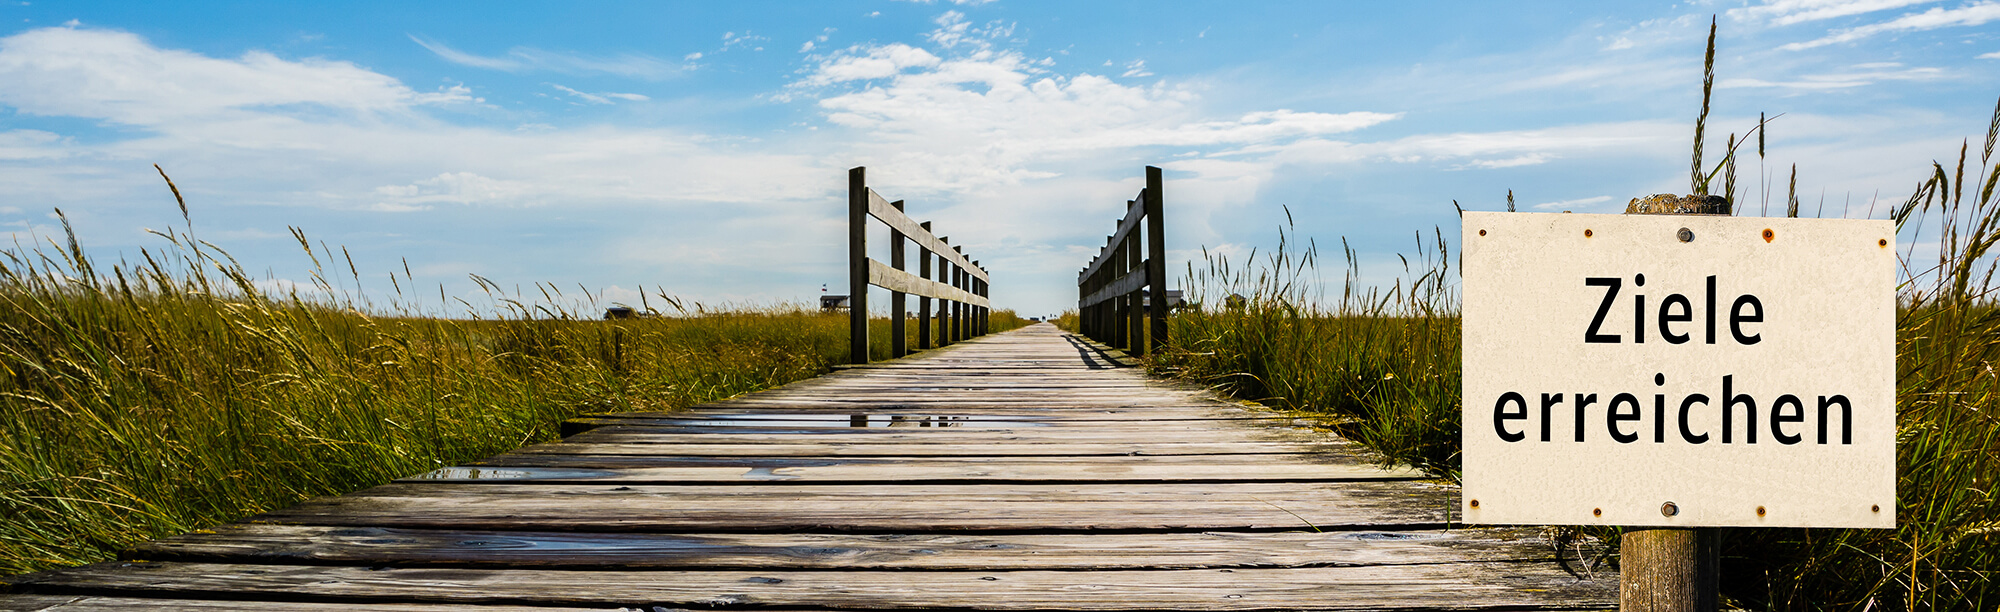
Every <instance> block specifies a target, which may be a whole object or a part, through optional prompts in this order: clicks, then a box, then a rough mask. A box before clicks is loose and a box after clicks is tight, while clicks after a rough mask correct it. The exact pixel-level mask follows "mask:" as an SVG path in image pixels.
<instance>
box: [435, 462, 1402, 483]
mask: <svg viewBox="0 0 2000 612" xmlns="http://www.w3.org/2000/svg"><path fill="white" fill-rule="evenodd" d="M1423 476H1424V475H1423V473H1422V472H1418V471H1416V470H1412V469H1409V468H1398V469H1381V468H1377V467H1374V466H1369V465H1356V464H1348V465H1312V464H1307V463H1289V462H1287V463H1279V462H1250V463H1228V462H1216V463H1202V464H1193V465H1187V464H1179V465H1176V464H1124V465H1121V464H1117V463H1112V462H1066V463H1050V462H1018V463H952V462H932V461H924V460H915V461H911V462H908V463H902V464H896V465H886V464H881V463H871V464H836V465H807V466H794V467H782V468H769V467H750V468H744V467H737V466H680V467H647V468H618V469H604V470H578V469H561V468H540V469H538V468H511V469H508V468H501V469H496V468H493V467H490V466H458V467H449V468H442V469H438V470H434V471H431V472H427V473H424V474H419V475H417V476H412V477H409V478H404V479H401V480H398V481H397V482H405V483H418V482H481V483H493V482H534V483H543V484H547V483H558V482H560V483H584V482H590V483H595V482H616V483H649V484H691V483H713V482H722V483H738V482H764V481H769V480H783V481H785V482H790V483H794V484H826V483H897V482H925V483H931V484H937V483H956V482H980V483H1001V482H1006V483H1015V484H1027V483H1041V482H1046V483H1056V482H1109V483H1203V482H1207V483H1234V482H1346V481H1357V480H1410V479H1416V478H1422V477H1423Z"/></svg>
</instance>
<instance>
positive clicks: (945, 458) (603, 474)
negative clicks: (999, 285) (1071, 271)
mask: <svg viewBox="0 0 2000 612" xmlns="http://www.w3.org/2000/svg"><path fill="white" fill-rule="evenodd" d="M576 425H577V428H578V429H583V428H589V429H588V431H583V432H581V433H577V434H576V435H572V436H570V437H568V438H566V439H564V440H562V441H559V442H554V443H549V444H541V445H536V446H530V447H526V448H523V449H520V450H518V451H515V452H512V453H507V454H504V455H500V456H497V457H493V458H491V459H489V460H487V461H484V462H482V463H481V464H479V465H475V466H465V467H456V468H448V469H444V470H439V471H438V472H434V473H431V474H426V475H423V476H419V477H416V478H410V479H405V480H401V481H397V482H395V483H392V484H388V485H384V486H380V487H376V488H373V489H369V490H365V491H361V492H358V493H354V494H351V495H345V496H341V497H334V498H323V499H317V500H313V501H310V502H306V503H303V504H300V505H298V506H295V507H292V508H287V509H284V510H281V511H277V512H272V513H269V514H264V515H260V516H257V517H253V518H252V519H251V520H249V521H246V522H244V523H239V524H234V525H226V526H223V527H219V528H216V529H214V530H213V531H212V532H207V531H204V532H200V533H193V534H187V535H182V536H176V537H172V538H167V539H164V540H159V541H155V542H151V543H147V544H145V545H142V546H139V547H137V548H136V549H134V550H132V551H131V552H130V553H129V555H128V558H129V559H132V560H131V561H127V562H119V563H105V564H98V565H92V566H85V567H79V568H70V569H63V570H56V571H51V572H44V573H40V574H30V575H25V576H18V577H14V578H12V579H10V580H9V582H11V583H12V586H13V588H14V590H15V592H16V593H17V594H15V595H6V596H0V610H44V609H49V610H112V609H117V610H135V609H148V610H222V609H255V610H413V611H414V610H425V611H431V610H466V611H472V610H479V611H500V610H542V611H547V610H566V609H573V610H617V609H637V610H648V611H651V610H676V609H715V608H765V607H775V608H781V609H789V610H826V609H888V608H949V609H960V610H973V609H993V610H1116V609H1149V610H1173V609H1187V610H1278V609H1340V610H1349V609H1359V610H1375V609H1417V610H1432V609H1449V610H1460V609H1507V610H1518V609H1607V608H1611V607H1615V606H1616V605H1617V604H1616V600H1617V595H1616V593H1617V591H1616V589H1617V577H1616V571H1615V570H1609V571H1606V570H1603V569H1600V570H1598V571H1597V572H1596V574H1595V575H1594V576H1582V577H1580V576H1578V575H1577V574H1574V573H1572V572H1571V571H1570V570H1571V569H1572V568H1571V567H1569V566H1566V565H1565V564H1562V563H1559V562H1558V560H1557V555H1556V553H1555V552H1554V551H1553V550H1552V549H1551V547H1550V546H1549V545H1548V544H1546V543H1544V542H1541V541H1539V540H1538V539H1536V538H1535V537H1534V532H1532V531H1528V530H1519V529H1512V530H1496V529H1465V528H1462V527H1456V526H1454V525H1452V524H1451V521H1452V520H1453V519H1454V518H1455V512H1456V511H1455V508H1456V504H1457V503H1458V496H1457V493H1456V491H1455V490H1454V489H1452V488H1450V487H1447V486H1444V485H1439V484H1435V483H1432V482H1428V481H1426V480H1424V479H1422V478H1421V477H1420V475H1419V474H1416V473H1412V472H1408V471H1398V470H1382V469H1377V468H1375V467H1373V466H1371V465H1370V464H1369V463H1368V462H1367V461H1366V459H1365V458H1364V457H1363V455H1362V453H1361V451H1360V450H1358V449H1356V448H1354V447H1352V446H1349V445H1348V444H1346V443H1343V442H1340V441H1338V440H1337V439H1335V438H1333V437H1331V436H1329V435H1327V434H1325V433H1321V432H1314V431H1312V430H1308V429H1302V428H1296V427H1293V426H1292V425H1293V422H1292V421H1291V420H1289V419H1287V418H1284V417H1282V416H1280V415H1277V414H1275V413H1272V412H1269V411H1266V410H1263V409H1261V408H1256V407H1247V406H1242V405H1238V404H1234V403H1229V402H1224V401H1220V400H1217V399H1215V398H1213V397H1212V396H1210V395H1208V394H1207V393H1205V392H1201V391H1199V390H1195V389H1190V388H1186V387H1183V386H1178V385H1173V384H1169V383H1163V382H1158V381H1150V380H1147V379H1145V378H1144V377H1143V376H1142V375H1141V374H1140V373H1139V372H1137V371H1136V369H1134V368H1125V367H1122V366H1119V365H1118V362H1116V361H1115V360H1113V358H1112V357H1110V356H1107V355H1106V354H1104V353H1102V352H1100V351H1098V350H1097V349H1096V348H1094V347H1092V346H1091V345H1089V344H1087V343H1085V342H1083V341H1081V340H1079V339H1077V338H1075V337H1072V336H1068V335H1066V334H1063V333H1061V332H1059V331H1057V330H1056V329H1055V328H1054V327H1052V326H1049V325H1046V324H1043V325H1037V326H1034V327H1030V328H1027V329H1024V330H1019V331H1015V332H1010V333H1006V334H999V335H995V336H989V337H985V338H981V339H978V340H974V341H971V342H965V343H961V344H958V345H955V346H952V347H948V348H945V349H942V350H936V351H929V352H926V353H923V354H922V355H920V356H917V357H913V358H908V359H902V360H897V361H893V362H889V363H885V364H879V365H876V366H870V367H865V368H855V369H850V370H845V371H841V372H837V373H834V374H832V375H828V376H824V377H820V378H816V379H812V380H808V381H802V382H799V383H794V384H791V385H787V386H785V387H782V388H778V389H774V390H770V391H765V392H762V393H755V394H751V395H748V396H744V397H741V398H737V399H733V400H728V401H724V402H717V403H715V404H710V405H707V406H703V407H700V408H697V409H695V410H693V411H690V412H683V413H671V414H657V413H655V414H623V415H616V416H607V417H599V418H595V419H588V420H586V421H583V422H580V423H577V424H576ZM1577 571H1581V570H1580V569H1579V570H1577ZM1586 578H1590V579H1586ZM22 593H25V594H22Z"/></svg>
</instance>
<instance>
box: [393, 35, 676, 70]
mask: <svg viewBox="0 0 2000 612" xmlns="http://www.w3.org/2000/svg"><path fill="white" fill-rule="evenodd" d="M409 37H410V40H411V41H413V42H415V43H417V44H418V45H422V46H423V48H425V49H427V50H429V51H430V52H431V53H433V54H436V55H437V56H438V57H439V58H440V59H443V60H444V61H447V62H451V63H454V64H458V65H460V66H471V67H474V68H485V69H487V70H500V71H503V72H558V73H563V74H576V75H586V74H609V75H615V76H622V77H629V78H635V79H664V78H668V77H672V76H676V75H678V74H680V73H681V72H683V70H684V67H683V66H679V65H675V64H673V63H671V62H668V61H666V60H662V59H660V58H657V57H653V56H650V55H645V54H638V53H627V54H623V55H617V56H613V57H591V56H586V55H579V54H574V53H561V52H555V51H545V50H542V49H536V48H534V47H514V48H512V49H508V50H507V54H506V55H501V56H484V55H475V54H472V53H467V52H464V51H460V50H457V49H453V48H451V47H450V46H448V45H445V44H444V43H442V42H438V41H435V40H429V39H426V38H421V37H418V36H416V35H414V34H411V35H409ZM700 58H701V55H700V54H699V53H696V54H690V55H689V56H688V57H687V58H686V59H688V60H695V59H700Z"/></svg>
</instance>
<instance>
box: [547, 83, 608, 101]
mask: <svg viewBox="0 0 2000 612" xmlns="http://www.w3.org/2000/svg"><path fill="white" fill-rule="evenodd" d="M549 87H554V88H556V90H557V91H561V92H563V93H566V94H569V95H572V96H575V97H577V98H580V99H582V100H583V101H585V102H589V103H591V104H610V103H611V99H610V98H606V97H604V96H600V95H597V94H588V93H583V92H581V91H577V90H574V89H570V88H568V87H563V86H561V85H557V84H555V83H550V84H549Z"/></svg>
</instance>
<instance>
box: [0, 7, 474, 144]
mask: <svg viewBox="0 0 2000 612" xmlns="http://www.w3.org/2000/svg"><path fill="white" fill-rule="evenodd" d="M473 101H475V99H474V98H473V97H472V96H471V92H470V90H467V89H465V88H464V87H462V86H456V87H450V88H445V89H442V90H439V91H436V92H419V91H416V90H413V89H411V88H409V87H407V86H404V85H403V84H402V83H400V82H398V81H396V80H395V79H393V78H390V77H387V76H384V75H382V74H379V73H375V72H372V71H369V70H367V69H364V68H361V67H359V66H355V65H354V64H351V63H348V62H340V61H330V60H324V59H318V58H307V59H303V60H298V61H291V60H286V59H282V58H279V57H278V56H275V55H272V54H270V53H266V52H263V51H251V52H249V53H245V54H243V56H242V57H240V58H237V59H234V60H228V59H217V58H211V57H207V56H203V55H198V54H195V53H189V52H186V51H172V50H162V49H157V48H154V47H152V46H151V45H149V44H147V43H146V41H145V40H143V39H141V38H139V37H138V36H136V35H133V34H130V33H127V32H116V31H109V30H93V29H72V28H44V29H40V30H29V31H27V32H23V33H20V34H16V35H13V36H9V37H6V38H0V104H6V105H8V106H12V107H14V108H16V109H19V110H20V112H23V113H27V114H31V115H48V116H70V117H88V118H92V119H102V120H107V121H111V122H115V123H122V124H127V125H144V126H156V125H162V124H169V123H179V122H185V121H188V120H190V119H194V118H210V119H213V118H220V117H225V116H235V117H244V116H248V115H254V114H256V112H257V111H258V110H259V109H263V108H271V107H288V106H312V107H318V108H321V109H326V110H333V111H338V112H344V113H353V114H362V115H367V114H379V113H395V112H401V111H406V110H409V109H410V108H412V107H415V106H419V105H427V104H449V103H465V102H473Z"/></svg>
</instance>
